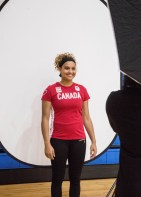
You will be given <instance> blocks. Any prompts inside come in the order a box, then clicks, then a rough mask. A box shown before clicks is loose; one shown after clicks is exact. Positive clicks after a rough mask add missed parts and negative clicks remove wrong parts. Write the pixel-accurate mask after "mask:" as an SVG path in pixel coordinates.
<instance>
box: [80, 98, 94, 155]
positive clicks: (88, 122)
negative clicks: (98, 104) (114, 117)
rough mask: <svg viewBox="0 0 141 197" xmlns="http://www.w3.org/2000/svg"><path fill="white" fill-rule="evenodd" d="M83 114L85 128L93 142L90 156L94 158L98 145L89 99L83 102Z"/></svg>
mask: <svg viewBox="0 0 141 197" xmlns="http://www.w3.org/2000/svg"><path fill="white" fill-rule="evenodd" d="M82 116H83V123H84V126H85V129H86V131H87V133H88V135H89V137H90V140H91V143H92V144H91V146H90V157H91V158H93V157H95V156H96V153H97V147H96V139H95V133H94V126H93V123H92V120H91V118H90V114H89V107H88V101H84V103H83V110H82Z"/></svg>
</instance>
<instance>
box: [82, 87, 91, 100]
mask: <svg viewBox="0 0 141 197" xmlns="http://www.w3.org/2000/svg"><path fill="white" fill-rule="evenodd" d="M83 95H84V97H83V101H87V100H89V99H90V95H89V94H88V91H87V89H86V88H85V87H84V86H83Z"/></svg>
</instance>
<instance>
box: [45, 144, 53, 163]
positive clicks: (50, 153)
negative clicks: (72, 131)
mask: <svg viewBox="0 0 141 197" xmlns="http://www.w3.org/2000/svg"><path fill="white" fill-rule="evenodd" d="M45 155H46V156H47V158H49V159H51V160H54V157H55V151H54V148H53V147H52V146H51V144H47V145H45Z"/></svg>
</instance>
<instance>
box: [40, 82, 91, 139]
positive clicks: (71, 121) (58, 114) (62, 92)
mask: <svg viewBox="0 0 141 197" xmlns="http://www.w3.org/2000/svg"><path fill="white" fill-rule="evenodd" d="M89 98H90V96H89V94H88V92H87V90H86V88H85V87H84V86H82V85H79V84H76V83H73V84H72V85H71V86H69V87H66V86H62V85H61V84H60V83H59V82H57V83H55V84H53V85H50V86H48V87H47V88H46V90H45V91H44V93H43V96H42V100H43V101H50V102H51V104H52V107H53V110H54V121H53V132H52V136H51V137H52V138H58V139H64V140H75V139H85V138H86V136H85V132H84V125H83V119H82V106H83V102H84V101H86V100H88V99H89Z"/></svg>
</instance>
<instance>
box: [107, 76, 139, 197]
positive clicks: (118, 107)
mask: <svg viewBox="0 0 141 197" xmlns="http://www.w3.org/2000/svg"><path fill="white" fill-rule="evenodd" d="M106 113H107V116H108V119H109V123H110V125H111V127H112V128H113V130H114V132H116V133H117V134H118V135H119V139H120V157H119V170H118V175H117V182H116V189H115V197H141V85H140V84H139V83H137V82H135V81H134V80H132V79H131V78H130V77H128V76H126V75H125V76H124V86H123V88H122V89H121V90H117V91H113V92H111V93H110V95H109V96H108V98H107V101H106Z"/></svg>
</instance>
